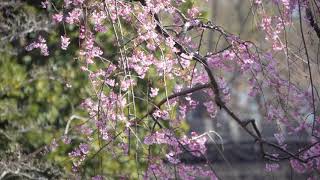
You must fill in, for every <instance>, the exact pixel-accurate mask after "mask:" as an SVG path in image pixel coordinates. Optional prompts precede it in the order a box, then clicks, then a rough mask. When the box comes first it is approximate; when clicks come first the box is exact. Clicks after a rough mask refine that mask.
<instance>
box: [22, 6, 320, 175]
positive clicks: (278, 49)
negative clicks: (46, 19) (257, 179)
mask: <svg viewBox="0 0 320 180" xmlns="http://www.w3.org/2000/svg"><path fill="white" fill-rule="evenodd" d="M186 3H187V2H185V0H175V1H173V0H139V1H126V0H104V1H95V0H91V1H89V0H88V1H87V0H64V2H63V3H61V4H60V3H56V2H55V1H49V0H48V1H44V2H42V6H43V7H44V8H47V9H48V10H50V11H53V12H54V13H53V16H52V21H53V22H54V23H56V25H57V26H60V27H61V26H62V27H64V28H63V29H64V30H63V33H62V34H61V49H62V50H68V49H69V48H70V45H74V46H77V49H78V52H77V53H76V54H75V57H76V59H77V60H78V61H79V62H81V63H82V67H81V69H82V71H83V72H85V73H87V75H88V77H89V79H90V82H91V87H92V92H93V94H94V96H92V97H91V98H88V99H86V100H84V101H83V103H82V107H83V108H84V109H85V110H86V111H87V112H88V116H89V117H90V118H88V119H85V120H84V119H80V120H81V121H82V122H81V123H80V124H74V123H72V122H71V121H69V122H68V125H67V128H66V130H65V133H64V134H63V136H62V137H61V138H60V139H59V140H61V141H63V142H64V143H67V144H69V143H72V142H73V139H72V138H71V137H72V136H71V135H70V133H74V134H78V136H81V137H83V139H82V142H81V143H79V144H75V143H73V144H72V145H73V147H74V149H73V150H72V151H70V152H69V154H68V155H69V160H70V161H71V162H72V171H73V172H74V174H78V175H79V176H81V172H83V169H85V168H86V166H88V164H89V163H90V162H92V161H94V160H95V159H100V161H99V163H98V164H99V165H98V167H99V168H100V174H98V175H96V176H94V177H93V179H103V178H104V177H105V176H106V174H108V172H107V173H106V172H105V173H104V172H103V158H104V156H107V154H111V156H112V157H113V158H114V159H115V160H116V159H119V157H123V156H126V157H129V158H131V159H134V162H135V164H136V169H137V170H136V171H134V172H132V171H126V170H125V169H124V170H123V174H117V175H115V176H121V177H135V178H138V179H140V178H145V179H153V178H155V179H175V178H179V179H194V178H196V177H211V179H219V172H216V171H215V170H214V167H213V166H212V163H214V162H210V160H209V159H208V158H207V157H206V154H207V153H210V152H207V147H206V143H207V141H208V140H210V139H211V140H213V139H214V138H212V136H213V135H214V136H218V137H220V136H219V134H217V133H215V131H210V132H207V133H205V134H202V135H199V134H197V133H195V132H193V133H191V135H190V136H187V134H186V130H185V129H184V128H183V127H184V126H185V119H186V114H187V113H188V112H189V111H190V110H192V109H194V108H196V106H197V105H198V104H199V103H200V102H198V101H197V100H196V99H194V98H193V97H192V96H191V95H192V94H193V93H196V92H201V93H203V94H206V95H207V97H210V98H208V99H206V101H205V102H203V104H204V106H205V107H206V109H207V112H208V113H209V114H210V117H211V118H212V119H214V118H216V116H217V112H218V111H224V112H225V113H226V114H227V115H228V118H227V119H225V120H226V121H234V122H236V123H237V125H238V126H239V127H240V128H241V129H242V130H243V131H244V132H246V133H247V134H248V135H249V136H250V137H252V140H253V141H252V143H256V144H258V145H259V149H260V151H261V156H262V158H264V159H265V160H266V161H268V162H270V163H269V164H268V167H269V169H270V168H271V170H270V171H272V170H274V169H275V168H277V167H278V163H279V162H280V161H285V160H288V161H289V162H290V164H291V166H292V168H293V169H294V170H295V171H296V172H298V173H303V172H316V171H318V170H319V169H320V157H319V155H320V144H319V138H318V137H319V130H320V129H319V127H320V126H319V122H320V117H319V116H318V113H317V107H318V104H319V97H318V96H317V84H316V81H315V79H314V78H313V76H314V70H313V68H312V66H313V57H312V55H311V52H310V51H311V50H310V46H309V45H308V42H307V40H306V38H307V37H306V32H305V31H306V28H309V30H310V31H311V32H312V33H314V34H315V37H316V38H318V41H319V40H320V37H319V26H318V24H317V20H316V17H317V16H316V14H319V5H320V3H319V1H316V0H315V1H311V0H310V1H307V0H277V1H265V2H264V1H262V0H251V1H250V3H251V5H252V7H251V9H253V10H254V12H255V14H254V17H255V19H256V27H257V28H258V29H259V31H260V32H262V33H263V34H264V36H265V38H264V40H263V42H264V44H263V45H258V44H257V43H254V42H252V41H248V40H245V39H242V38H240V36H238V35H236V34H232V33H230V32H228V31H227V30H226V29H225V28H223V27H221V26H219V25H217V24H216V23H214V22H211V21H208V20H206V19H205V18H203V17H202V16H201V13H200V10H199V9H197V8H196V7H195V5H192V6H191V7H188V6H186V5H185V4H186ZM202 3H206V2H202ZM181 7H185V8H181ZM276 7H277V8H276ZM268 8H269V9H270V8H275V9H277V10H279V13H270V11H269V9H268ZM304 13H305V17H304V16H303V15H304ZM292 16H298V17H299V19H298V21H297V23H298V24H299V28H298V29H299V32H300V34H301V40H302V42H303V43H302V49H303V52H299V53H296V51H295V49H292V48H291V47H290V46H289V45H290V43H289V42H288V37H287V36H286V33H287V31H288V29H289V28H290V27H292V26H294V24H295V22H294V20H293V18H292ZM67 27H73V28H72V30H70V29H68V28H67ZM208 32H214V33H217V34H218V35H219V39H221V41H223V42H224V45H219V41H218V42H217V44H218V45H217V46H218V47H221V48H220V49H216V50H214V51H212V52H203V41H204V38H205V36H204V34H205V33H208ZM71 34H77V37H76V38H73V37H72V35H71ZM194 37H198V38H194ZM106 42H108V43H109V44H112V46H113V48H112V49H111V50H110V49H108V48H107V47H105V43H106ZM265 46H267V48H266V47H265ZM37 48H39V49H40V51H41V53H42V54H43V55H44V56H49V55H50V49H49V48H48V46H47V41H46V39H45V38H44V37H42V36H39V37H38V38H37V39H36V40H35V41H34V42H31V43H30V44H29V45H28V46H27V47H26V49H27V50H28V51H31V50H32V49H37ZM279 54H281V55H282V56H281V59H285V60H286V61H287V62H288V66H287V68H288V69H289V70H288V71H289V76H284V75H283V73H282V72H281V71H280V70H279V67H278V65H279V63H280V61H282V60H281V59H279ZM296 59H298V60H301V61H303V62H304V63H305V66H306V67H307V72H308V74H307V75H306V76H307V77H308V80H309V82H308V83H309V86H308V87H301V86H299V85H298V83H297V82H294V81H292V79H290V70H291V69H290V67H293V66H292V65H291V64H293V61H295V60H296ZM315 66H316V65H315ZM221 72H225V73H221ZM232 72H239V76H240V77H242V78H243V79H242V81H241V83H242V84H244V85H246V86H248V87H249V88H250V91H249V93H248V95H249V96H251V97H253V98H254V97H262V98H261V99H262V102H261V107H260V108H261V112H262V114H263V121H267V122H269V123H274V124H276V125H278V126H279V127H285V128H286V130H287V131H286V133H287V134H284V133H281V132H279V133H277V134H275V137H276V139H277V142H271V141H268V140H266V138H265V137H263V136H262V133H261V132H260V129H259V126H258V125H257V123H256V120H255V119H253V118H252V117H250V114H249V115H248V117H247V118H246V119H242V118H241V117H240V116H239V115H238V114H237V113H236V110H235V109H233V108H232V106H231V105H230V102H231V101H232V99H233V96H232V94H231V91H233V89H230V86H229V85H228V82H227V78H226V77H224V75H223V74H226V73H232ZM73 117H75V116H73ZM76 119H79V118H77V117H76ZM310 119H311V120H310ZM307 120H308V121H307ZM310 122H311V123H310ZM304 132H308V133H310V134H311V140H306V143H307V144H308V145H306V146H304V147H300V149H298V150H291V149H290V147H288V146H287V144H286V143H287V142H286V138H285V137H286V136H287V135H290V136H299V134H300V133H304ZM220 140H221V141H222V139H221V137H220ZM185 154H189V155H192V156H193V157H194V158H202V159H205V163H204V165H201V166H197V165H190V164H187V163H185V162H183V161H182V160H181V158H182V157H183V156H184V155H185ZM95 162H96V161H95ZM99 168H98V169H99ZM272 168H273V169H272ZM310 174H312V173H310ZM109 175H110V174H109ZM110 176H111V175H110ZM310 178H314V177H313V176H312V175H310Z"/></svg>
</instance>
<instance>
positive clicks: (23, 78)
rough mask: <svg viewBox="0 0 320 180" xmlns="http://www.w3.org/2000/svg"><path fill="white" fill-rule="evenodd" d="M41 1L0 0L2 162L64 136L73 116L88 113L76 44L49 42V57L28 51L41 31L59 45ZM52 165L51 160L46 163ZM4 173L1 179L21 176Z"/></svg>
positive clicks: (84, 78) (0, 154)
mask: <svg viewBox="0 0 320 180" xmlns="http://www.w3.org/2000/svg"><path fill="white" fill-rule="evenodd" d="M40 2H41V1H13V0H12V1H1V2H0V12H1V13H0V34H1V35H0V39H1V42H0V49H1V50H0V72H1V73H0V82H1V83H0V160H1V162H4V161H8V162H10V158H9V157H11V156H13V157H16V153H17V152H21V156H22V157H23V156H24V155H26V154H30V153H32V152H34V151H36V150H37V149H39V148H41V147H42V146H44V145H47V144H50V142H51V141H52V139H53V138H54V137H55V136H58V135H59V134H60V135H61V132H62V131H63V130H64V128H65V126H66V123H67V121H68V119H69V118H70V116H72V115H74V114H78V115H79V114H80V115H81V114H84V112H82V111H81V110H80V109H79V108H78V105H79V104H80V103H81V100H83V99H84V98H85V97H86V96H88V90H87V89H86V87H87V86H88V80H87V78H86V76H85V75H84V74H83V73H82V72H81V70H80V68H79V62H78V61H77V60H75V59H73V57H74V56H73V55H74V53H75V52H74V49H75V47H72V46H70V47H69V50H68V51H62V50H61V49H59V48H54V47H49V48H50V49H51V50H52V52H51V56H48V57H43V56H40V55H39V54H38V52H35V53H29V52H26V51H25V46H26V45H27V43H29V42H30V41H31V39H33V38H34V37H36V36H37V35H38V33H41V34H43V35H44V36H46V38H47V39H48V40H49V42H48V43H49V46H50V44H59V43H57V42H58V41H59V39H60V36H58V33H57V34H55V33H53V30H54V29H52V24H50V23H49V17H50V15H49V14H48V13H47V11H45V10H43V9H42V8H41V3H40ZM49 31H51V33H50V35H49V37H48V35H47V34H46V32H49ZM12 153H14V155H10V154H12ZM60 154H61V155H62V154H63V153H59V152H57V153H56V154H55V155H51V156H48V157H47V158H49V159H59V158H61V156H60ZM13 159H15V158H11V160H13ZM17 162H20V161H16V162H15V163H17ZM9 164H10V163H8V165H9ZM36 164H37V163H36ZM49 164H51V161H47V162H46V163H44V166H48V165H49ZM0 166H1V165H0ZM15 167H17V166H16V165H15ZM30 167H32V166H30ZM34 167H36V166H34ZM1 168H4V167H3V166H2V167H1ZM0 171H1V173H3V172H5V171H4V169H0ZM1 173H0V176H1ZM2 175H3V177H0V179H1V178H6V177H11V178H14V177H18V176H20V175H15V176H10V173H9V174H2ZM32 177H34V176H33V175H32ZM21 178H23V177H21ZM24 178H26V177H24ZM47 178H48V177H47Z"/></svg>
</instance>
